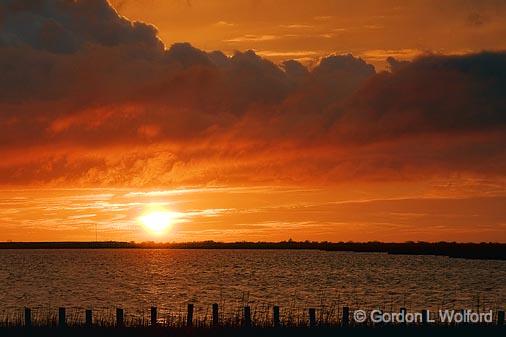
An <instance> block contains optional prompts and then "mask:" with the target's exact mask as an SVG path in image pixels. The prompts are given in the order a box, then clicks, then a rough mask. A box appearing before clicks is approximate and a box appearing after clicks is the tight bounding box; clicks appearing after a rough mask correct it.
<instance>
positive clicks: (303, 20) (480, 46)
mask: <svg viewBox="0 0 506 337" xmlns="http://www.w3.org/2000/svg"><path fill="white" fill-rule="evenodd" d="M111 3H112V4H113V6H115V7H116V9H117V10H118V11H119V12H120V13H121V14H122V15H125V16H127V17H128V18H131V19H134V20H141V21H145V22H149V23H151V24H154V25H155V26H156V27H157V28H158V29H159V31H160V33H159V36H160V38H161V39H162V40H163V41H164V42H165V43H166V44H172V43H174V42H183V41H187V42H191V43H192V44H193V45H194V46H196V47H198V48H201V49H204V50H207V51H211V50H222V51H224V52H226V53H228V54H231V53H233V51H234V50H247V49H254V50H255V51H256V52H257V53H258V54H259V55H263V56H265V57H267V58H270V59H272V60H274V61H280V60H285V59H301V60H303V61H304V62H308V63H311V62H314V60H315V59H318V57H320V56H324V55H327V54H331V53H353V54H354V55H357V56H361V57H364V58H365V59H366V60H367V61H369V62H371V63H372V64H374V65H376V66H378V67H380V68H384V67H385V59H386V58H387V57H388V56H393V57H396V58H399V59H411V58H413V57H414V56H415V55H418V54H420V53H424V52H441V53H447V54H448V53H457V54H460V53H465V52H469V51H481V50H503V49H505V48H506V42H505V41H504V39H503V38H502V37H503V36H505V35H506V22H505V20H504V16H505V15H506V6H505V5H504V3H503V2H501V1H495V0H492V1H490V0H485V1H477V0H476V1H472V0H471V1H459V0H445V1H437V0H429V1H427V0H414V1H413V0H411V1H398V0H381V1H380V0H362V1H354V0H339V1H335V0H314V1H311V3H310V4H308V2H307V1H305V0H277V1H262V0H188V1H187V0H113V1H111Z"/></svg>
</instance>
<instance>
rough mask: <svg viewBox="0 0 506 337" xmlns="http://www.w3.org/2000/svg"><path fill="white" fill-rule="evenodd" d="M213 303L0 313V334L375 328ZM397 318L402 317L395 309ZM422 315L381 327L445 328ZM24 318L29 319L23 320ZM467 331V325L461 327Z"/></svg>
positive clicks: (324, 309)
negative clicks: (142, 329) (134, 309)
mask: <svg viewBox="0 0 506 337" xmlns="http://www.w3.org/2000/svg"><path fill="white" fill-rule="evenodd" d="M221 304H222V305H219V304H217V303H215V304H213V305H212V306H210V307H208V306H197V305H195V304H192V303H188V305H187V306H186V308H184V310H182V309H179V310H176V311H171V310H168V309H166V308H159V307H154V306H153V307H151V308H146V309H145V310H141V313H139V311H137V312H128V310H124V309H122V308H94V309H90V308H82V307H67V308H63V307H61V308H54V309H52V308H44V307H33V308H25V309H21V310H14V311H6V310H4V311H0V328H16V327H24V326H26V325H27V324H29V325H30V326H31V327H46V328H56V327H59V328H76V327H83V328H84V327H88V328H89V327H97V328H113V327H145V328H148V327H151V328H163V327H165V328H306V327H311V328H332V327H356V326H362V327H364V326H376V325H379V324H375V323H372V322H370V320H367V321H365V322H364V323H356V322H355V321H354V319H353V312H354V311H353V309H352V308H350V307H348V306H344V307H337V305H336V303H332V304H330V305H322V306H320V307H302V308H301V307H291V306H287V307H281V306H278V305H271V304H248V305H236V306H231V305H228V306H227V310H223V307H225V304H224V302H223V301H222V303H221ZM397 312H406V308H404V307H403V308H398V310H397ZM427 313H428V311H426V310H423V320H422V322H419V323H402V324H401V323H382V324H381V326H384V325H390V326H392V325H399V326H400V325H419V326H428V325H433V326H449V325H458V324H448V323H445V322H440V321H439V320H437V319H436V322H428V321H427V320H428V316H426V315H427ZM27 315H29V317H28V318H29V319H27ZM504 317H505V314H504V311H502V310H496V311H495V312H494V315H493V322H492V323H475V324H473V325H500V326H504V320H505V319H504ZM463 324H466V325H469V324H470V323H463Z"/></svg>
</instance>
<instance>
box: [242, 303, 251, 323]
mask: <svg viewBox="0 0 506 337" xmlns="http://www.w3.org/2000/svg"><path fill="white" fill-rule="evenodd" d="M243 316H244V317H243V318H244V326H246V327H249V326H251V309H250V307H249V306H245V307H244V312H243Z"/></svg>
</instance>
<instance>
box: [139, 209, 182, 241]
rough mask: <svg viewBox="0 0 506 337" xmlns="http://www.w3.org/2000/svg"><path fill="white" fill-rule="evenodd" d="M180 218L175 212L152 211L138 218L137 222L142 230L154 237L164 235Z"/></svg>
mask: <svg viewBox="0 0 506 337" xmlns="http://www.w3.org/2000/svg"><path fill="white" fill-rule="evenodd" d="M179 217H180V215H179V213H177V212H170V211H165V210H152V211H148V212H146V213H145V214H144V215H141V216H140V217H139V222H140V223H141V224H142V225H143V226H144V228H145V229H146V230H147V231H149V232H150V233H152V234H154V235H162V234H164V233H166V232H167V231H168V230H169V229H170V228H171V227H172V225H174V223H176V222H177V220H178V218H179Z"/></svg>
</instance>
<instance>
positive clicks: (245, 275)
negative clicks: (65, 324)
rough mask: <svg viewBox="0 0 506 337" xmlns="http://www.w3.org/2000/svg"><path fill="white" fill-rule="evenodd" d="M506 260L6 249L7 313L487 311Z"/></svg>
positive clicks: (503, 300) (2, 278) (500, 299)
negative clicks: (216, 307)
mask: <svg viewBox="0 0 506 337" xmlns="http://www.w3.org/2000/svg"><path fill="white" fill-rule="evenodd" d="M505 281H506V261H487V260H465V259H451V258H447V257H440V256H437V257H435V256H409V255H388V254H377V253H343V252H324V251H296V250H156V249H145V250H143V249H138V250H134V249H131V250H127V249H125V250H122V249H116V250H1V251H0V290H1V292H0V303H2V308H1V309H0V312H3V314H4V315H13V314H20V313H21V310H22V309H23V307H25V306H26V307H31V308H33V310H34V312H35V315H37V313H38V312H39V313H42V312H48V311H52V310H55V309H56V308H58V307H60V306H64V307H67V308H68V310H69V311H70V312H72V310H74V311H75V312H82V309H84V308H93V310H94V311H95V312H98V313H101V315H111V314H112V312H113V310H114V309H115V308H116V307H122V308H124V309H125V312H126V314H127V315H129V317H147V315H149V308H150V306H152V305H156V306H158V308H159V311H160V314H161V315H163V314H164V313H165V314H168V313H180V312H183V311H184V310H185V308H186V304H187V303H189V302H191V303H194V304H195V309H196V314H197V315H207V314H208V313H209V310H210V305H211V304H212V303H215V302H216V303H219V304H220V308H222V310H223V311H225V312H229V313H232V312H236V311H237V310H240V308H241V307H242V306H243V305H244V304H249V305H251V306H252V308H254V310H255V312H256V313H257V314H261V313H262V312H264V311H265V312H267V311H268V310H269V308H270V307H271V306H272V305H279V306H280V307H281V310H282V312H283V311H284V312H287V311H290V312H301V311H303V310H305V309H306V308H308V307H315V308H341V307H342V306H349V307H351V308H352V309H373V308H381V309H385V310H398V309H399V307H402V306H404V307H406V308H408V310H421V309H431V310H437V309H440V308H450V309H461V308H466V309H473V310H476V309H477V308H478V307H479V308H480V310H485V309H493V310H497V309H498V308H501V309H504V307H506V295H505V294H506V291H505V290H506V288H505Z"/></svg>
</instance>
